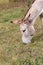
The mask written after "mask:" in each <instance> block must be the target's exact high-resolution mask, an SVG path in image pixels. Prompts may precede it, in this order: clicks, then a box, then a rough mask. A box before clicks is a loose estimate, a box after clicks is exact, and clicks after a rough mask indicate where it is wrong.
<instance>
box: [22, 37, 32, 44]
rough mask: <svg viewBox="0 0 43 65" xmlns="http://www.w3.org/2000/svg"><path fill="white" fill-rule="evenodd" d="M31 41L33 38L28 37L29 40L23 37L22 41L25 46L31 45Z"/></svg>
mask: <svg viewBox="0 0 43 65" xmlns="http://www.w3.org/2000/svg"><path fill="white" fill-rule="evenodd" d="M31 39H32V37H30V38H29V37H27V38H25V37H22V41H23V43H25V44H29V43H30V42H31Z"/></svg>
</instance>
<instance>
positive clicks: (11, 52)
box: [0, 8, 43, 65]
mask: <svg viewBox="0 0 43 65" xmlns="http://www.w3.org/2000/svg"><path fill="white" fill-rule="evenodd" d="M25 12H26V9H25V8H13V9H8V10H2V11H0V65H43V30H42V29H40V28H39V27H40V22H39V21H40V19H39V18H38V20H37V22H38V24H37V22H36V24H35V29H36V30H37V32H36V33H35V35H34V37H33V39H32V42H31V43H30V44H27V45H24V44H23V42H22V40H21V33H20V30H19V26H18V25H14V24H11V23H10V20H12V19H20V18H22V17H23V16H24V14H25Z"/></svg>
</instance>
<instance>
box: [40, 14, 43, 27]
mask: <svg viewBox="0 0 43 65" xmlns="http://www.w3.org/2000/svg"><path fill="white" fill-rule="evenodd" d="M40 19H41V27H42V28H43V13H42V14H41V15H40Z"/></svg>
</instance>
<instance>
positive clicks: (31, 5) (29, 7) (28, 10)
mask: <svg viewBox="0 0 43 65" xmlns="http://www.w3.org/2000/svg"><path fill="white" fill-rule="evenodd" d="M34 1H35V0H32V1H31V4H30V6H29V8H28V9H27V11H26V13H25V15H24V17H23V18H22V21H24V20H25V16H26V15H27V13H28V11H29V9H30V8H31V6H32V4H33V3H34ZM29 16H30V15H29ZM29 16H28V17H29Z"/></svg>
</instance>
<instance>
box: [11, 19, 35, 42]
mask: <svg viewBox="0 0 43 65" xmlns="http://www.w3.org/2000/svg"><path fill="white" fill-rule="evenodd" d="M11 23H14V24H19V25H20V31H21V34H22V41H23V43H30V42H31V39H32V37H33V35H34V32H35V29H34V26H33V25H32V24H31V21H28V19H27V20H14V21H11Z"/></svg>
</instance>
